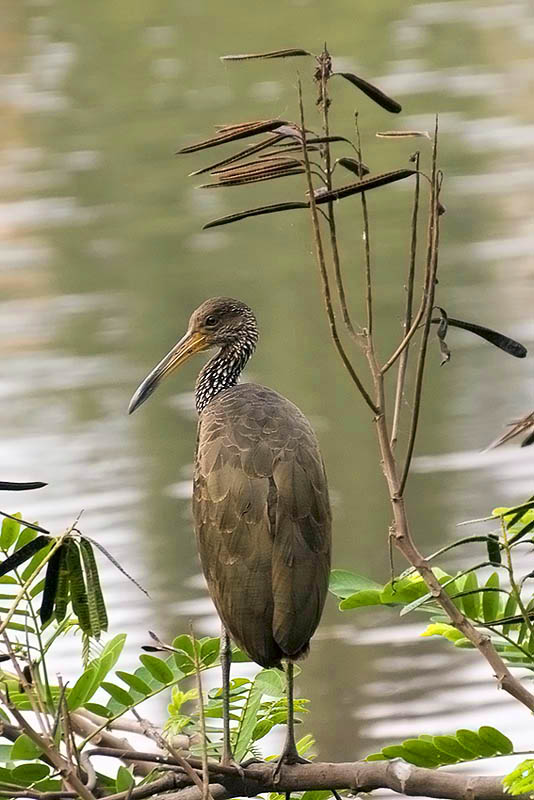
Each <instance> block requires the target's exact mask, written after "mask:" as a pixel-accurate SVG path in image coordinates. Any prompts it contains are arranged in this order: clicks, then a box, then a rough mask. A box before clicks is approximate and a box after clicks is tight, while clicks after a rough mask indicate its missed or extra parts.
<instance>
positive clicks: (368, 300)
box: [354, 114, 373, 344]
mask: <svg viewBox="0 0 534 800" xmlns="http://www.w3.org/2000/svg"><path fill="white" fill-rule="evenodd" d="M354 119H355V125H356V148H357V150H358V161H359V162H360V164H361V163H362V162H363V155H362V143H361V137H360V126H359V124H358V114H356V115H355V118H354ZM362 177H363V175H362V174H361V169H360V175H359V178H360V180H361V179H362ZM360 198H361V203H362V216H363V239H364V253H365V307H366V311H367V341H368V344H371V343H372V339H373V282H372V274H371V245H370V242H369V233H370V232H369V214H368V211H367V199H366V197H365V192H362V193H361V195H360Z"/></svg>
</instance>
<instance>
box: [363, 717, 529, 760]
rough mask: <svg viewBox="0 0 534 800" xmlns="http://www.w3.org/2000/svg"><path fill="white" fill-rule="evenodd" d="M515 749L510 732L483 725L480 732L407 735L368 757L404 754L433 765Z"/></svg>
mask: <svg viewBox="0 0 534 800" xmlns="http://www.w3.org/2000/svg"><path fill="white" fill-rule="evenodd" d="M513 749H514V748H513V744H512V742H511V741H510V739H508V737H507V736H505V735H504V734H503V733H501V732H500V731H498V730H497V729H496V728H492V727H490V726H489V725H484V726H482V727H481V728H479V729H478V731H477V732H475V731H469V730H467V729H465V728H461V729H460V730H458V731H456V733H454V734H449V735H447V736H426V735H422V736H419V737H418V738H417V739H406V740H405V741H404V742H401V744H396V745H388V746H387V747H383V748H382V750H380V752H378V753H371V755H368V756H367V759H366V761H384V760H387V759H392V758H402V759H404V761H408V762H409V763H410V764H415V766H417V767H427V768H430V769H434V768H436V767H441V766H443V765H445V764H458V763H460V762H463V761H474V760H477V759H481V758H491V757H493V756H498V755H508V754H510V753H512V752H513Z"/></svg>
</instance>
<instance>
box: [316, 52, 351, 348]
mask: <svg viewBox="0 0 534 800" xmlns="http://www.w3.org/2000/svg"><path fill="white" fill-rule="evenodd" d="M318 63H319V67H318V69H317V73H316V78H317V79H318V81H319V105H320V106H321V110H322V114H323V131H324V135H325V139H326V142H325V144H324V150H323V152H324V163H325V170H324V171H325V176H326V188H327V191H329V192H330V191H331V190H332V157H331V151H330V142H329V141H328V137H329V136H330V122H329V118H328V116H329V114H328V112H329V108H330V102H331V101H330V97H329V95H328V88H327V84H328V78H329V77H330V72H331V70H332V60H331V58H330V53H329V52H328V50H327V49H326V45H325V47H324V50H323V52H322V53H321V55H320V56H319V59H318ZM325 217H326V220H327V222H328V228H329V231H330V249H331V251H332V261H333V264H334V277H335V282H336V287H337V293H338V297H339V304H340V306H341V314H342V316H343V321H344V323H345V326H346V328H347V330H348V332H349V333H350V335H351V336H352V337H353V338H354V339H356V338H357V333H356V331H355V329H354V325H353V324H352V320H351V318H350V313H349V309H348V304H347V297H346V294H345V286H344V282H343V274H342V272H341V262H340V258H339V248H338V243H337V231H336V219H335V213H334V202H333V200H329V201H328V204H327V213H326V214H325Z"/></svg>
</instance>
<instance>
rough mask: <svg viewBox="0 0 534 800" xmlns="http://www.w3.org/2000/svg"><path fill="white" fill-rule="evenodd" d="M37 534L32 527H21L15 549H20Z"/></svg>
mask: <svg viewBox="0 0 534 800" xmlns="http://www.w3.org/2000/svg"><path fill="white" fill-rule="evenodd" d="M36 536H37V531H35V530H34V529H33V528H23V530H22V531H21V533H20V534H19V538H18V539H17V550H20V548H21V547H24V545H26V544H28V542H31V541H32V540H33V539H35V538H36Z"/></svg>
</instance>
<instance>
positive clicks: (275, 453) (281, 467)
mask: <svg viewBox="0 0 534 800" xmlns="http://www.w3.org/2000/svg"><path fill="white" fill-rule="evenodd" d="M193 513H194V518H195V529H196V533H197V538H198V547H199V552H200V560H201V563H202V568H203V570H204V574H205V576H206V580H207V583H208V587H209V590H210V594H211V596H212V598H213V602H214V603H215V606H216V608H217V611H218V612H219V615H220V617H221V619H222V621H223V622H224V624H225V625H226V627H227V628H228V630H229V631H230V634H231V636H232V638H233V639H234V640H235V641H236V642H237V643H238V644H239V645H240V647H242V648H243V650H245V652H246V653H248V655H250V656H251V657H252V658H253V659H254V661H256V662H257V663H258V664H261V665H262V666H264V667H271V666H279V664H280V659H282V658H291V659H297V658H300V657H301V656H303V655H305V654H306V653H307V652H308V648H309V641H310V639H311V637H312V636H313V633H314V632H315V629H316V627H317V625H318V623H319V619H320V617H321V612H322V610H323V605H324V601H325V598H326V592H327V589H328V574H329V570H330V509H329V503H328V490H327V485H326V478H325V473H324V468H323V464H322V460H321V456H320V453H319V447H318V445H317V440H316V438H315V434H314V432H313V430H312V428H311V426H310V424H309V422H308V420H307V419H306V418H305V417H304V415H303V414H301V412H300V411H299V409H298V408H297V407H296V406H295V405H293V403H290V402H289V401H288V400H286V399H285V398H284V397H282V396H281V395H279V394H277V393H276V392H274V391H272V390H271V389H266V388H265V387H263V386H257V385H255V384H244V385H242V386H235V387H232V388H230V389H226V390H224V391H222V392H220V393H219V394H218V395H217V396H216V397H215V398H214V399H213V400H212V401H211V402H210V403H209V404H208V405H207V406H206V408H205V409H204V410H203V411H202V412H201V414H200V419H199V426H198V443H197V458H196V466H195V479H194V491H193Z"/></svg>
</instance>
